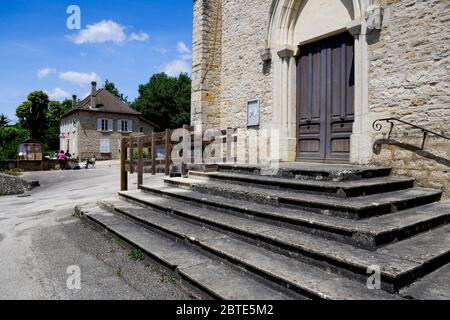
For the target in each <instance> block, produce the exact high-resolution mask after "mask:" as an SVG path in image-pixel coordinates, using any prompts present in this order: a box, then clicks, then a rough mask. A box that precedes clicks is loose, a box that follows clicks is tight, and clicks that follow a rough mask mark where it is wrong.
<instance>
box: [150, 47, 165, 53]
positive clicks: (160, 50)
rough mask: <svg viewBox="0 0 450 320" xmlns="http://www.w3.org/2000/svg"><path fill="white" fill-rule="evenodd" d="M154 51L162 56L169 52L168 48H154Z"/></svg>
mask: <svg viewBox="0 0 450 320" xmlns="http://www.w3.org/2000/svg"><path fill="white" fill-rule="evenodd" d="M152 50H153V51H156V52H158V53H160V54H166V53H167V52H168V51H169V50H167V49H166V48H161V47H154V48H152Z"/></svg>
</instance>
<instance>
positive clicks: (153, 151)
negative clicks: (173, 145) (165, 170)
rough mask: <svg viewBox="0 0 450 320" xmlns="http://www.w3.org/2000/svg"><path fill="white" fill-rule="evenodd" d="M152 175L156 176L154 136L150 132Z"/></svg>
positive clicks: (153, 133)
mask: <svg viewBox="0 0 450 320" xmlns="http://www.w3.org/2000/svg"><path fill="white" fill-rule="evenodd" d="M151 150H152V175H155V174H156V135H155V132H152V149H151Z"/></svg>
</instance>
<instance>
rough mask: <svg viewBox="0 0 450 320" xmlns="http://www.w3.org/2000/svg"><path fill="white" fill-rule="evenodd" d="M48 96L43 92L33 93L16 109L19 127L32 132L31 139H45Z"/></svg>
mask: <svg viewBox="0 0 450 320" xmlns="http://www.w3.org/2000/svg"><path fill="white" fill-rule="evenodd" d="M48 104H49V100H48V95H47V94H46V93H45V92H43V91H33V92H31V93H30V94H29V95H28V100H27V101H25V102H23V103H22V104H21V105H20V106H19V107H17V109H16V116H17V118H18V119H19V125H20V126H21V127H22V128H24V129H27V130H29V131H30V134H31V137H32V138H35V139H37V140H39V139H40V138H41V137H43V135H44V132H45V128H46V124H47V118H46V116H47V111H48Z"/></svg>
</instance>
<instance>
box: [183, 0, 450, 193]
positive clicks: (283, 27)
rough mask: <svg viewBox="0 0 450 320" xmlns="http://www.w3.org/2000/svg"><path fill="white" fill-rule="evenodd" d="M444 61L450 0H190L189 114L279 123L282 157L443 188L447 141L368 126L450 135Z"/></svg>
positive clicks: (265, 125) (448, 179)
mask: <svg viewBox="0 0 450 320" xmlns="http://www.w3.org/2000/svg"><path fill="white" fill-rule="evenodd" d="M449 62H450V2H449V1H441V0H428V1H419V0H241V1H236V0H194V27H193V67H192V87H193V89H192V111H191V114H192V123H193V124H195V123H201V124H202V126H203V127H204V128H205V127H206V128H215V129H225V128H228V127H233V128H241V129H242V130H244V131H245V130H246V131H247V132H251V131H258V130H261V129H278V130H279V132H280V138H279V144H280V148H279V150H280V153H279V157H280V159H281V160H282V161H289V162H292V161H315V162H327V163H342V162H344V163H345V162H348V163H354V164H377V165H389V166H392V168H393V173H394V174H399V175H410V176H413V177H416V178H417V179H418V183H419V184H422V185H425V186H432V187H443V188H444V189H445V190H446V193H447V195H450V160H449V159H450V141H448V140H445V139H443V138H439V137H436V136H434V135H432V134H429V135H428V136H427V138H426V141H425V143H424V146H423V148H422V143H423V140H422V138H423V132H422V131H421V130H420V129H417V128H414V127H412V126H410V125H406V124H404V123H402V122H397V121H394V122H395V126H394V128H393V130H392V133H391V135H390V136H388V131H389V128H390V126H389V124H388V123H384V122H381V123H380V124H382V125H383V127H381V130H379V131H377V130H376V129H380V127H379V126H376V125H375V126H374V122H375V121H376V120H378V119H383V118H391V117H393V118H397V119H399V120H401V121H405V122H408V123H411V124H414V125H416V126H419V127H422V128H425V129H427V130H431V131H433V132H436V133H439V134H442V135H445V136H450V98H449V93H450V87H449V86H450V81H449V80H450V70H449V65H450V64H449ZM250 107H251V108H250ZM250 109H251V112H252V114H251V116H252V117H253V116H254V114H255V110H256V112H257V113H258V116H257V117H256V121H255V119H253V121H251V122H249V121H248V119H249V116H250V113H249V112H250V111H249V110H250Z"/></svg>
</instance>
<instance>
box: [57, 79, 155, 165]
mask: <svg viewBox="0 0 450 320" xmlns="http://www.w3.org/2000/svg"><path fill="white" fill-rule="evenodd" d="M155 128H157V126H156V125H155V124H153V123H152V122H150V121H148V120H146V119H144V118H143V117H142V115H141V113H139V112H137V111H136V110H134V109H132V108H130V107H129V106H128V105H126V104H125V103H123V102H122V101H120V100H119V99H117V98H116V97H115V96H114V95H112V94H111V93H110V92H109V91H108V90H106V89H103V88H101V89H98V90H97V84H96V83H95V82H92V90H91V94H90V95H89V96H87V97H86V98H85V99H83V100H81V101H79V102H77V99H76V96H73V103H72V110H71V111H69V112H68V113H67V114H65V115H64V116H63V117H62V119H61V123H60V149H61V150H64V151H66V152H69V153H70V154H71V155H73V156H74V157H77V158H78V159H80V160H85V159H87V158H90V157H91V156H92V155H95V156H96V158H97V159H104V160H112V159H119V157H120V140H121V139H122V137H127V136H130V135H133V136H138V135H148V134H151V133H152V132H153V131H154V129H155Z"/></svg>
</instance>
